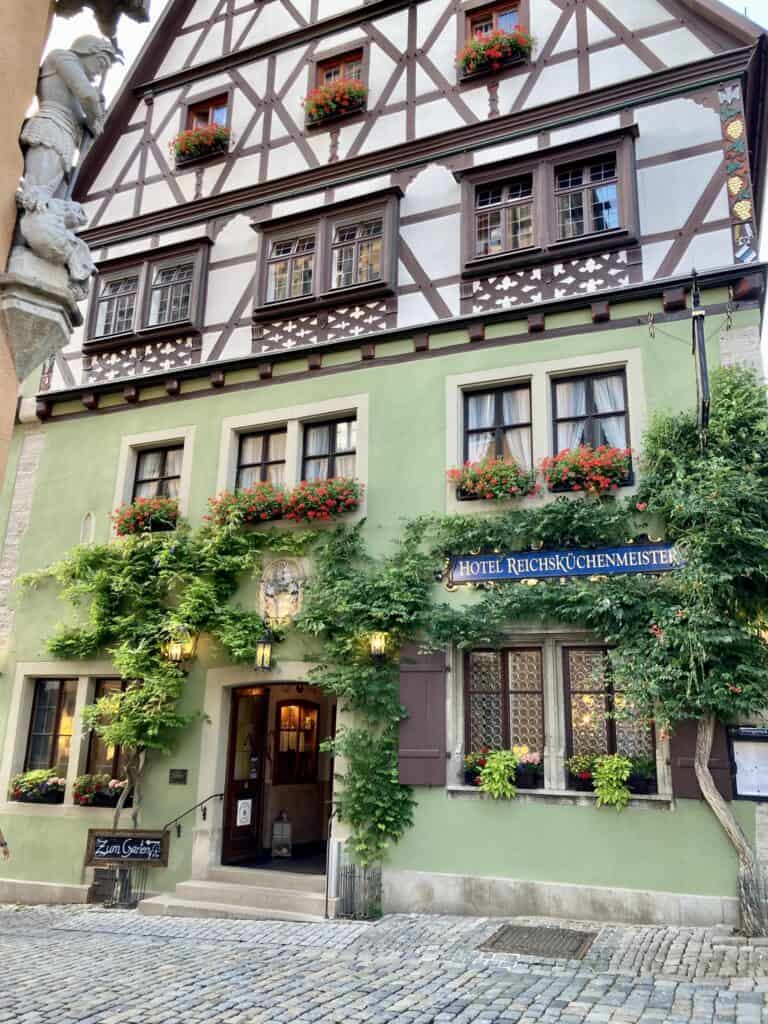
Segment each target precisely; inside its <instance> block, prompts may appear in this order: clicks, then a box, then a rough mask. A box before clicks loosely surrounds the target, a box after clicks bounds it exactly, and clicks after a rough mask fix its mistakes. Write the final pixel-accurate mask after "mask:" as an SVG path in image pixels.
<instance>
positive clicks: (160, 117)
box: [152, 89, 202, 134]
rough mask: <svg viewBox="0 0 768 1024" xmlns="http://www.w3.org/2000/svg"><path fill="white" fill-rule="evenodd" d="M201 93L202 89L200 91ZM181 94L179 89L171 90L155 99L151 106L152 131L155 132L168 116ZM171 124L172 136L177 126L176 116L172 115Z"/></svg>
mask: <svg viewBox="0 0 768 1024" xmlns="http://www.w3.org/2000/svg"><path fill="white" fill-rule="evenodd" d="M201 91H202V89H201ZM180 94H181V90H180V89H172V90H171V91H170V92H161V93H160V94H159V95H158V96H156V97H155V100H154V103H153V104H152V131H153V133H156V132H157V129H158V127H159V126H160V125H161V124H162V122H163V121H164V120H165V119H166V117H167V116H168V114H169V112H170V110H171V108H172V107H174V106H175V105H176V103H177V102H178V99H179V95H180ZM171 123H172V124H173V126H174V128H173V131H174V134H175V132H176V126H177V124H178V115H174V116H173V117H172V118H171Z"/></svg>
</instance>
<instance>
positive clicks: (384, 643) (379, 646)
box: [368, 630, 389, 662]
mask: <svg viewBox="0 0 768 1024" xmlns="http://www.w3.org/2000/svg"><path fill="white" fill-rule="evenodd" d="M388 647H389V633H386V632H384V631H383V630H379V631H377V632H376V633H371V635H370V636H369V637H368V649H369V650H370V652H371V657H372V658H373V659H374V661H376V662H382V661H383V660H384V658H385V657H386V655H387V649H388Z"/></svg>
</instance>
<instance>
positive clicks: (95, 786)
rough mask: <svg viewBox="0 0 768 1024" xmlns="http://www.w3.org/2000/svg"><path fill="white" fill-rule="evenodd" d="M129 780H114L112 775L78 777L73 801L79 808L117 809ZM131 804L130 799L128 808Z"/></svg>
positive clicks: (127, 803) (127, 802)
mask: <svg viewBox="0 0 768 1024" xmlns="http://www.w3.org/2000/svg"><path fill="white" fill-rule="evenodd" d="M127 785H128V780H127V779H113V778H112V777H111V776H110V775H106V774H97V775H78V777H77V778H76V779H75V786H74V790H73V794H72V799H73V800H74V802H75V803H76V804H77V805H78V806H79V807H116V806H117V802H118V800H119V799H120V796H121V795H122V792H123V790H124V789H125V787H126V786H127ZM130 802H131V800H130V797H129V798H128V800H127V801H126V806H127V805H129V804H130Z"/></svg>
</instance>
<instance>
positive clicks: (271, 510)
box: [207, 481, 286, 526]
mask: <svg viewBox="0 0 768 1024" xmlns="http://www.w3.org/2000/svg"><path fill="white" fill-rule="evenodd" d="M285 502H286V494H285V491H283V490H282V489H281V488H279V487H275V486H274V484H271V483H269V482H268V481H265V482H263V483H258V484H254V486H253V487H247V488H245V489H243V490H240V491H234V492H233V491H223V492H222V493H221V494H219V495H217V496H216V497H215V498H210V499H209V501H208V507H209V509H210V515H209V516H208V517H207V518H208V519H209V520H211V521H212V522H213V523H214V524H215V525H216V526H237V525H241V524H243V523H265V522H269V521H270V520H273V519H282V518H283V516H284V514H285Z"/></svg>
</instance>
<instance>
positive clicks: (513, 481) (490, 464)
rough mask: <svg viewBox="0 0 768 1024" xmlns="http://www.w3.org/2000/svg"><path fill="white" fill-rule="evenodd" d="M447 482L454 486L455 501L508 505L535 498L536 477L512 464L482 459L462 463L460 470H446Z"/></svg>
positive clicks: (537, 485) (538, 488)
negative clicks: (510, 502) (506, 502)
mask: <svg viewBox="0 0 768 1024" xmlns="http://www.w3.org/2000/svg"><path fill="white" fill-rule="evenodd" d="M448 479H449V480H450V481H451V482H452V483H455V484H456V497H457V498H458V500H459V501H477V500H480V499H482V500H484V501H510V500H512V499H514V498H524V497H526V496H527V495H529V494H537V493H538V492H539V490H540V485H539V484H537V483H536V474H535V473H533V472H530V471H528V470H525V469H523V468H522V467H521V466H519V465H518V464H517V463H516V462H515V461H514V460H511V461H509V462H505V461H504V459H497V458H493V459H484V460H483V461H482V462H466V463H465V464H464V466H463V467H462V468H461V469H449V470H448Z"/></svg>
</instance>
